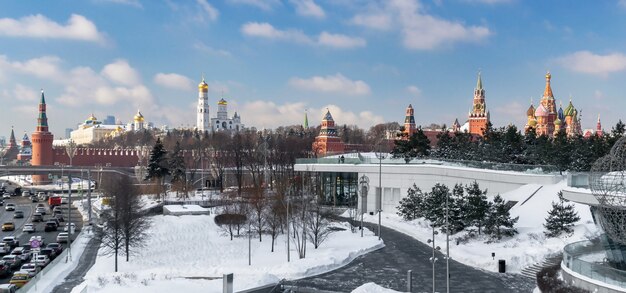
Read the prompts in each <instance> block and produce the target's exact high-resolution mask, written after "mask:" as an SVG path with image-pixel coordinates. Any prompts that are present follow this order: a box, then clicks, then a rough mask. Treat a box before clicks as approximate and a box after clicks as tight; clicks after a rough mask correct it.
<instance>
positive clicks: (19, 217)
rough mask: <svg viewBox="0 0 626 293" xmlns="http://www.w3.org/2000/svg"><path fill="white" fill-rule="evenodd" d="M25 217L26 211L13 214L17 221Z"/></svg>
mask: <svg viewBox="0 0 626 293" xmlns="http://www.w3.org/2000/svg"><path fill="white" fill-rule="evenodd" d="M23 217H24V211H15V213H14V214H13V218H15V219H21V218H23Z"/></svg>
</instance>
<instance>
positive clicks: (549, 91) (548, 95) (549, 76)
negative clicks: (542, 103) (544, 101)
mask: <svg viewBox="0 0 626 293" xmlns="http://www.w3.org/2000/svg"><path fill="white" fill-rule="evenodd" d="M550 79H552V74H550V71H548V73H546V89H545V90H544V91H543V97H544V98H554V94H552V87H551V86H550Z"/></svg>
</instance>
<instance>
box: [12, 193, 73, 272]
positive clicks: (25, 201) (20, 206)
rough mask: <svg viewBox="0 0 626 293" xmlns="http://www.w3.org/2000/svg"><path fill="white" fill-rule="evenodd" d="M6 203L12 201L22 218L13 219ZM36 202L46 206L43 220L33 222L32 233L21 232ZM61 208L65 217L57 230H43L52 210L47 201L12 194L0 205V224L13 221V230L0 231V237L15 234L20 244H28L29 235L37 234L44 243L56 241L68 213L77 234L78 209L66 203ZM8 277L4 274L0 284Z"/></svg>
mask: <svg viewBox="0 0 626 293" xmlns="http://www.w3.org/2000/svg"><path fill="white" fill-rule="evenodd" d="M7 203H14V204H15V205H16V206H17V207H16V210H21V211H24V218H21V219H14V218H13V215H14V212H12V211H6V210H5V207H6V204H7ZM38 203H43V204H44V205H45V206H46V211H47V214H46V215H44V222H34V223H33V224H35V227H36V232H34V233H24V232H22V228H23V227H24V224H26V223H32V222H31V216H32V214H33V213H34V212H35V209H36V206H37V204H38ZM62 210H63V217H64V218H65V222H61V227H59V229H58V231H54V232H44V224H45V221H46V220H47V219H48V218H51V214H52V211H51V210H50V208H49V206H48V204H47V203H45V202H44V201H40V202H36V203H33V202H32V201H31V200H30V198H28V197H22V196H13V197H11V198H8V199H5V200H4V206H2V207H0V224H1V223H5V222H13V223H14V224H15V230H14V231H0V238H3V237H6V236H15V237H17V238H18V239H19V242H20V245H24V244H28V241H29V240H30V237H31V236H33V235H38V236H41V237H42V239H43V240H44V242H45V243H46V245H47V244H48V243H53V242H57V241H56V237H57V235H58V234H59V233H60V232H63V227H64V226H65V223H67V221H68V217H69V214H68V213H71V217H72V222H73V223H75V224H76V231H75V232H76V234H77V233H78V231H80V229H82V216H81V215H80V213H79V212H78V210H77V209H76V208H74V207H73V208H72V209H71V210H69V209H68V205H67V204H64V205H62ZM76 234H74V235H76ZM72 239H74V237H72ZM62 246H63V248H64V249H65V248H66V246H67V245H66V244H62ZM10 277H11V276H5V277H4V278H0V284H3V283H8V282H9V280H10V279H11V278H10Z"/></svg>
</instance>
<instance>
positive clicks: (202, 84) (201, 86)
mask: <svg viewBox="0 0 626 293" xmlns="http://www.w3.org/2000/svg"><path fill="white" fill-rule="evenodd" d="M198 90H199V91H201V92H208V91H209V85H208V84H207V83H206V82H205V81H204V75H202V81H201V82H200V84H198Z"/></svg>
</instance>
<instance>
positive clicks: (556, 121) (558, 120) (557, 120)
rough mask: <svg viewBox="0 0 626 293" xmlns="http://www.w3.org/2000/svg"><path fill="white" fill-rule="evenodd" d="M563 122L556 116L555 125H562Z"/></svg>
mask: <svg viewBox="0 0 626 293" xmlns="http://www.w3.org/2000/svg"><path fill="white" fill-rule="evenodd" d="M562 123H563V122H561V119H559V118H556V120H554V125H561V124H562Z"/></svg>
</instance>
